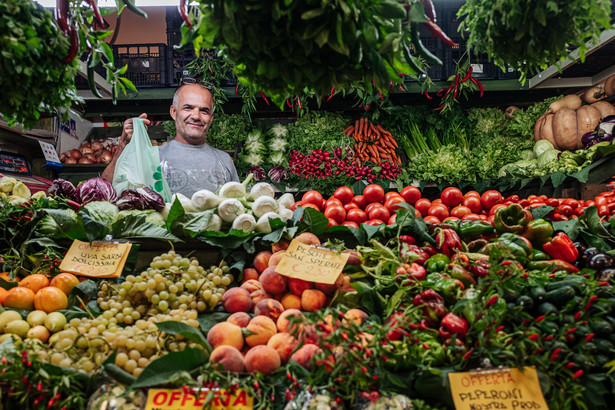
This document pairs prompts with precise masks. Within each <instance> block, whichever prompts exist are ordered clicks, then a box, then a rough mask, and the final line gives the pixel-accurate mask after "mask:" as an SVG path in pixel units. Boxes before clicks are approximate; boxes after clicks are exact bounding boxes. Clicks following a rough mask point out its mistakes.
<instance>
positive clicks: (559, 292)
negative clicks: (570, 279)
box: [545, 286, 576, 307]
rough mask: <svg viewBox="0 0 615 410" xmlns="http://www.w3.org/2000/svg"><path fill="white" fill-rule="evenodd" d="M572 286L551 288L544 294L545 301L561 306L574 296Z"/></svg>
mask: <svg viewBox="0 0 615 410" xmlns="http://www.w3.org/2000/svg"><path fill="white" fill-rule="evenodd" d="M575 294H576V293H575V291H574V289H573V288H572V286H562V287H561V288H557V289H554V290H551V291H549V292H547V293H546V294H545V301H547V302H550V303H553V304H554V305H555V306H557V307H562V306H564V305H565V304H566V303H568V301H569V300H570V299H572V298H574V296H575Z"/></svg>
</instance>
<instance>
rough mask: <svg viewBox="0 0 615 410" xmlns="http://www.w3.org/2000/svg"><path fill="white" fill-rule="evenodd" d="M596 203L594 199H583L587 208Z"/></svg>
mask: <svg viewBox="0 0 615 410" xmlns="http://www.w3.org/2000/svg"><path fill="white" fill-rule="evenodd" d="M594 205H596V202H594V201H585V208H589V207H590V206H594Z"/></svg>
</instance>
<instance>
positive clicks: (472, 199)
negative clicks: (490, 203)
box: [461, 195, 483, 214]
mask: <svg viewBox="0 0 615 410" xmlns="http://www.w3.org/2000/svg"><path fill="white" fill-rule="evenodd" d="M461 204H462V205H463V206H465V207H468V208H470V211H472V212H474V213H475V214H477V213H479V212H480V211H481V209H483V205H482V204H481V203H480V197H478V196H474V195H471V196H466V197H464V198H463V202H462V203H461Z"/></svg>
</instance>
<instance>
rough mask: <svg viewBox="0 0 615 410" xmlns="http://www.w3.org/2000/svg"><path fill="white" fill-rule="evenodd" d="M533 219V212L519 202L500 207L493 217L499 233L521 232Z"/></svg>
mask: <svg viewBox="0 0 615 410" xmlns="http://www.w3.org/2000/svg"><path fill="white" fill-rule="evenodd" d="M531 220H532V214H531V213H530V211H528V210H527V209H523V207H522V206H521V205H519V204H510V205H508V206H506V207H501V208H498V209H497V210H496V211H495V215H494V217H493V226H494V227H495V230H496V232H497V233H504V232H512V233H521V232H523V231H524V230H525V226H526V225H527V224H528V223H529V222H530V221H531Z"/></svg>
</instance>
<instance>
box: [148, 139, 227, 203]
mask: <svg viewBox="0 0 615 410" xmlns="http://www.w3.org/2000/svg"><path fill="white" fill-rule="evenodd" d="M159 152H160V166H161V168H162V173H163V174H164V177H165V178H166V180H167V182H168V183H169V188H171V192H173V193H177V192H180V193H182V194H184V195H186V196H187V197H188V198H190V197H192V194H194V193H195V192H196V191H199V190H201V189H208V190H210V191H212V192H216V191H217V190H218V188H219V187H220V185H223V184H224V183H226V182H229V181H239V175H237V170H236V169H235V166H234V165H233V161H232V160H231V157H230V155H229V154H227V153H226V152H224V151H221V150H219V149H216V148H214V147H212V146H211V145H209V144H203V145H189V144H182V143H181V142H177V141H169V142H167V143H166V144H164V145H162V146H160V147H159Z"/></svg>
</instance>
